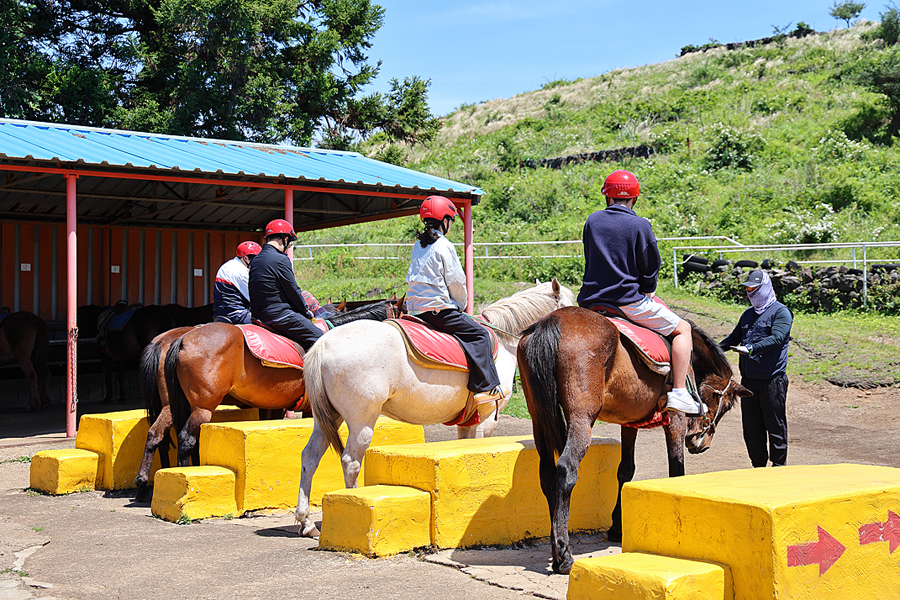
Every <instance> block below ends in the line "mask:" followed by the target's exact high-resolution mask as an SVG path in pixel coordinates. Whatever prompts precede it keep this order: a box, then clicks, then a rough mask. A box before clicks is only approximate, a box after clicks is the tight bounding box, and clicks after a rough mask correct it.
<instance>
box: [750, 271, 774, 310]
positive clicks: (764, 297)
mask: <svg viewBox="0 0 900 600" xmlns="http://www.w3.org/2000/svg"><path fill="white" fill-rule="evenodd" d="M747 296H748V297H749V298H750V304H752V305H753V310H755V311H756V314H758V315H761V314H763V313H764V312H765V310H766V309H767V308H769V307H770V306H772V303H773V302H775V290H774V289H772V280H771V279H770V278H769V274H768V273H765V272H763V280H762V283H761V284H759V285H758V286H757V287H756V289H755V290H749V289H748V290H747Z"/></svg>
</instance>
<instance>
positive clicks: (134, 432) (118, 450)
mask: <svg viewBox="0 0 900 600" xmlns="http://www.w3.org/2000/svg"><path fill="white" fill-rule="evenodd" d="M224 419H228V420H239V419H240V420H243V419H254V420H258V419H259V411H258V410H256V409H255V408H253V409H237V408H235V407H233V406H229V407H226V408H223V409H222V410H221V411H220V410H216V411H215V412H214V413H213V421H214V422H216V421H219V420H224ZM149 429H150V425H149V424H148V423H147V412H146V411H145V410H143V409H136V410H122V411H117V412H109V413H99V414H93V415H82V417H81V420H80V421H79V423H78V435H77V436H76V438H75V447H76V448H80V449H83V450H91V451H93V452H96V453H97V454H99V455H100V465H99V468H98V472H97V488H98V489H101V490H125V489H130V488H133V487H134V478H135V477H137V472H138V469H139V468H140V466H141V459H142V458H143V456H144V446H145V445H146V444H147V431H149ZM170 457H171V460H172V462H171V464H173V465H174V464H176V462H175V452H174V450H172V451H171V452H170ZM153 465H154V466H153V469H152V470H151V473H155V470H156V469H158V468H159V456H156V457H155V458H154V461H153Z"/></svg>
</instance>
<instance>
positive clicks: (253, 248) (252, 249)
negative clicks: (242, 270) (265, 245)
mask: <svg viewBox="0 0 900 600" xmlns="http://www.w3.org/2000/svg"><path fill="white" fill-rule="evenodd" d="M260 250H262V247H261V246H260V245H259V244H257V243H256V242H241V243H240V244H239V245H238V247H237V257H238V258H244V257H245V256H248V255H252V256H256V255H257V254H259V251H260Z"/></svg>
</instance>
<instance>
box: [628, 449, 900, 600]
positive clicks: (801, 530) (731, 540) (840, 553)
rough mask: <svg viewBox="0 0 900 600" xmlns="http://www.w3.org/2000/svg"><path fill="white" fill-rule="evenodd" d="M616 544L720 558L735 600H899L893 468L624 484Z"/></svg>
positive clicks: (899, 530) (897, 488) (899, 496)
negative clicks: (730, 579)
mask: <svg viewBox="0 0 900 600" xmlns="http://www.w3.org/2000/svg"><path fill="white" fill-rule="evenodd" d="M622 509H623V510H622V523H623V545H622V549H623V550H624V551H627V552H635V551H642V552H650V553H653V554H662V555H666V556H677V557H682V558H692V559H697V560H706V561H712V562H717V563H721V564H727V565H728V566H730V567H731V572H732V575H733V577H734V592H735V598H736V599H737V600H755V599H757V598H791V599H808V600H829V599H838V598H842V599H844V598H900V552H894V550H895V549H896V548H897V547H898V546H900V517H898V515H900V469H892V468H889V467H875V466H869V465H849V464H841V465H817V466H797V467H778V468H769V469H749V470H739V471H726V472H719V473H705V474H702V475H690V476H688V477H677V478H673V479H658V480H651V481H641V482H635V483H630V484H627V485H626V486H625V489H624V490H623V492H622Z"/></svg>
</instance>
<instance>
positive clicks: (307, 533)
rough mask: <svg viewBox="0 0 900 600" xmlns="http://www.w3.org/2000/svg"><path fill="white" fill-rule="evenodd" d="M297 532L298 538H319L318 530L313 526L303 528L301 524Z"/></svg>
mask: <svg viewBox="0 0 900 600" xmlns="http://www.w3.org/2000/svg"><path fill="white" fill-rule="evenodd" d="M297 532H298V533H299V534H300V537H308V538H317V537H319V528H318V527H316V526H315V525H308V526H306V527H303V525H302V524H301V525H300V527H299V528H298V529H297Z"/></svg>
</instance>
